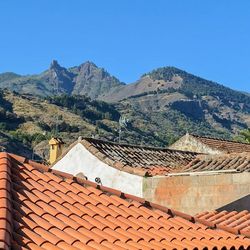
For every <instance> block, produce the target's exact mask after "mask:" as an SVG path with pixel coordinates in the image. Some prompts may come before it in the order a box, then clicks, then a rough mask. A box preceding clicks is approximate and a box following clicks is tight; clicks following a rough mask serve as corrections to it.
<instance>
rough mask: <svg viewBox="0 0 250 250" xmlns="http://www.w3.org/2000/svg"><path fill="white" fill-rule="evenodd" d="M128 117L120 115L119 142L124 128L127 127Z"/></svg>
mask: <svg viewBox="0 0 250 250" xmlns="http://www.w3.org/2000/svg"><path fill="white" fill-rule="evenodd" d="M128 121H129V120H128V119H127V118H126V117H125V116H123V115H122V116H120V118H119V143H120V142H121V133H122V128H125V129H126V128H127V123H128Z"/></svg>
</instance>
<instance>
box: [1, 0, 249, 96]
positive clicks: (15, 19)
mask: <svg viewBox="0 0 250 250" xmlns="http://www.w3.org/2000/svg"><path fill="white" fill-rule="evenodd" d="M52 59H57V60H58V61H59V63H60V64H61V65H63V66H65V67H69V66H75V65H79V64H81V63H82V62H84V61H86V60H90V61H93V62H95V63H96V64H97V65H98V66H101V67H104V68H106V69H107V70H108V71H109V72H110V73H111V74H112V75H115V76H116V77H118V78H119V79H120V80H122V81H124V82H126V83H130V82H134V81H135V80H137V79H138V78H139V77H140V76H141V75H142V74H143V73H145V72H148V71H151V70H152V69H154V68H157V67H162V66H168V65H171V66H175V67H179V68H181V69H184V70H186V71H188V72H190V73H193V74H196V75H199V76H202V77H204V78H206V79H209V80H213V81H217V82H219V83H222V84H224V85H226V86H229V87H231V88H234V89H238V90H243V91H248V92H250V63H249V62H250V1H248V0H239V1H236V0H234V1H233V0H220V1H218V0H207V1H200V0H105V1H103V0H88V1H87V0H35V1H34V0H22V1H20V0H1V1H0V72H5V71H14V72H16V73H20V74H33V73H39V72H41V71H43V70H45V69H47V68H48V66H49V64H50V62H51V60H52Z"/></svg>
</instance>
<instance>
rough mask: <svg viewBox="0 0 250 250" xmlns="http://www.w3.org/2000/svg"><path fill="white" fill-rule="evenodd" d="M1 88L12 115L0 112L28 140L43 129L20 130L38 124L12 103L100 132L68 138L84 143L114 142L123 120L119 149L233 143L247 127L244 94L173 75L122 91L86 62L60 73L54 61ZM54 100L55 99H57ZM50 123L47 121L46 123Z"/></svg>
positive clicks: (164, 71)
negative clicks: (188, 138) (91, 139)
mask: <svg viewBox="0 0 250 250" xmlns="http://www.w3.org/2000/svg"><path fill="white" fill-rule="evenodd" d="M0 88H1V89H3V90H4V91H3V94H2V95H3V97H2V100H4V98H5V99H6V100H5V102H2V103H5V104H6V102H8V103H9V106H12V107H15V108H12V109H11V110H10V109H9V110H6V105H5V106H4V105H3V104H2V107H1V102H0V109H1V108H2V110H5V111H8V112H9V113H10V112H13V116H16V117H17V119H18V118H19V117H20V116H22V117H24V120H23V122H21V123H20V124H19V125H18V126H17V127H16V128H15V129H16V130H20V129H21V128H26V130H23V131H26V132H27V131H28V132H29V133H31V134H32V133H35V132H34V131H36V133H38V131H39V133H43V132H42V131H43V129H40V130H37V129H33V130H27V126H28V125H27V124H31V123H32V122H33V124H35V123H36V119H38V120H39V117H37V118H36V119H35V117H34V116H35V112H33V111H32V112H31V113H32V115H30V114H27V112H28V111H27V112H26V111H25V110H22V112H21V111H20V109H18V107H17V106H18V104H17V103H19V102H21V103H24V102H25V103H26V101H27V100H29V101H30V102H32V103H34V105H35V106H37V107H38V106H39V105H40V108H41V110H42V109H43V107H42V106H41V103H44V105H45V103H46V105H47V106H48V107H47V106H46V107H47V109H46V110H47V111H46V112H50V110H53V109H52V108H50V107H51V106H50V105H54V106H57V107H58V108H57V109H58V110H59V109H60V110H61V109H63V110H64V111H63V112H66V113H67V112H69V113H72V114H73V115H72V117H74V119H75V121H76V120H77V119H78V118H77V119H76V116H78V117H79V122H72V121H71V120H70V119H68V118H67V119H68V120H67V124H68V125H69V126H73V127H74V126H78V125H79V123H80V121H81V120H83V121H85V122H87V123H90V124H91V126H92V127H96V126H97V124H99V125H98V126H99V129H101V130H99V132H100V131H102V132H101V133H99V134H98V132H96V130H93V129H91V131H92V132H91V133H90V130H89V129H84V127H86V126H83V125H82V126H80V130H79V129H78V131H77V132H76V130H75V131H71V133H73V134H74V136H73V138H74V139H75V137H76V136H78V135H91V136H95V137H99V138H108V139H109V140H117V136H118V135H117V129H116V128H117V127H118V126H119V124H118V122H119V116H124V117H126V121H127V124H126V126H125V127H124V129H123V132H122V133H123V137H122V138H123V142H129V143H136V144H138V143H139V144H147V145H153V146H166V145H167V144H169V143H172V142H173V141H174V140H176V139H177V138H178V137H179V136H181V135H183V134H184V133H186V132H191V133H196V134H200V135H208V136H209V135H210V136H217V137H222V138H232V137H234V136H235V135H237V134H238V132H239V131H240V130H242V129H246V128H248V127H250V95H249V93H242V92H239V91H235V90H232V89H230V88H227V87H225V86H223V85H221V84H218V83H215V82H212V81H208V80H206V79H203V78H201V77H198V76H195V75H192V74H190V73H188V72H185V71H183V70H181V69H178V68H175V67H162V68H158V69H155V70H153V71H151V72H148V73H145V74H144V75H142V76H141V78H140V79H138V80H137V81H136V82H134V83H131V84H125V83H123V82H121V81H119V80H118V79H117V78H116V77H114V76H112V75H111V74H109V73H108V72H107V71H106V70H105V69H103V68H99V67H97V66H96V65H95V64H94V63H92V62H89V61H87V62H85V63H83V64H81V65H80V66H75V67H71V68H65V67H62V66H61V65H59V63H58V62H57V61H55V60H53V61H52V62H51V65H50V67H49V69H48V70H46V71H44V72H42V73H40V74H37V75H27V76H21V75H18V74H16V73H10V72H7V73H2V74H0ZM6 91H7V92H6ZM9 91H11V92H12V94H10V92H9ZM55 96H61V97H60V98H59V99H58V98H57V99H56V98H55ZM71 97H72V98H71ZM17 100H18V101H17ZM65 100H66V101H65ZM0 101H1V100H0ZM108 103H109V104H108ZM25 105H28V102H27V103H26V104H25ZM7 106H8V105H7ZM9 106H8V107H9ZM54 106H53V107H54ZM100 107H101V108H100ZM30 108H33V107H30ZM54 108H55V107H54ZM0 111H1V110H0ZM25 112H26V113H25ZM51 112H52V111H51ZM58 112H59V111H58ZM33 113H34V114H33ZM97 113H98V114H97ZM0 115H1V112H0ZM48 115H49V114H48ZM54 115H55V114H53V113H51V117H54ZM27 119H28V121H27ZM72 119H73V118H72ZM39 121H40V120H39ZM100 122H101V123H100ZM40 123H41V121H40ZM53 123H54V124H55V123H56V121H55V120H54V121H53V119H50V126H51V127H53V126H54V125H53ZM24 124H26V125H24ZM77 124H78V125H77ZM100 124H102V125H100ZM0 125H1V121H0ZM40 125H41V124H40ZM91 126H90V127H91ZM87 127H88V126H87ZM0 128H1V126H0ZM68 128H69V127H68ZM10 130H11V131H12V130H13V128H9V130H8V131H10ZM21 130H22V129H21ZM47 130H48V128H47ZM69 130H70V129H69ZM71 130H72V129H71ZM73 130H74V129H73ZM8 131H7V133H9V132H8ZM32 131H33V132H32ZM12 133H13V131H12ZM64 136H68V134H67V135H66V134H65V135H64Z"/></svg>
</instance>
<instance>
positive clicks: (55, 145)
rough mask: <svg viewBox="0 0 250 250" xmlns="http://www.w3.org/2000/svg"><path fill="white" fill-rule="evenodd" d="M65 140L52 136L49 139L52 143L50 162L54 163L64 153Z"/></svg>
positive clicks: (50, 143)
mask: <svg viewBox="0 0 250 250" xmlns="http://www.w3.org/2000/svg"><path fill="white" fill-rule="evenodd" d="M63 144H64V142H63V141H62V139H61V138H56V137H55V138H54V137H52V138H51V139H50V141H49V145H50V154H49V163H50V164H53V163H54V162H55V161H56V160H57V158H58V157H59V156H60V155H61V154H62V148H63Z"/></svg>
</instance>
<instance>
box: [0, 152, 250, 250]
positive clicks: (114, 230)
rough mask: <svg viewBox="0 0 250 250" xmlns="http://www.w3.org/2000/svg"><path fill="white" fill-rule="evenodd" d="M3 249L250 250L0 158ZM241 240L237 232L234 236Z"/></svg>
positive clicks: (120, 196)
mask: <svg viewBox="0 0 250 250" xmlns="http://www.w3.org/2000/svg"><path fill="white" fill-rule="evenodd" d="M0 190H1V192H0V195H1V196H0V249H6V250H9V249H19V250H21V249H33V250H45V249H53V250H62V249H67V250H78V249H102V250H109V249H117V250H123V249H131V250H135V249H145V250H146V249H148V250H149V249H176V250H177V249H178V250H179V249H196V250H199V249H214V250H218V249H225V250H226V249H241V250H243V249H247V248H248V247H249V246H250V240H249V239H248V238H247V237H245V236H242V235H236V234H234V233H235V231H234V230H231V228H227V227H225V226H220V225H218V226H215V224H213V223H211V222H207V221H205V220H202V219H198V218H195V217H192V216H189V215H187V214H183V213H180V212H178V211H175V210H172V209H168V208H166V207H162V206H159V205H156V204H153V203H150V202H147V201H145V200H144V199H141V198H138V197H135V196H132V195H127V194H124V193H121V192H120V191H117V190H114V189H110V188H107V187H103V186H99V185H97V184H95V183H93V182H90V181H87V180H83V179H80V178H77V177H73V176H72V175H70V174H66V173H62V172H59V171H56V170H51V169H49V167H47V166H44V165H41V164H37V163H35V162H32V161H29V160H27V159H25V158H22V157H19V156H16V155H9V154H7V153H0ZM236 233H237V232H236Z"/></svg>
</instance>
